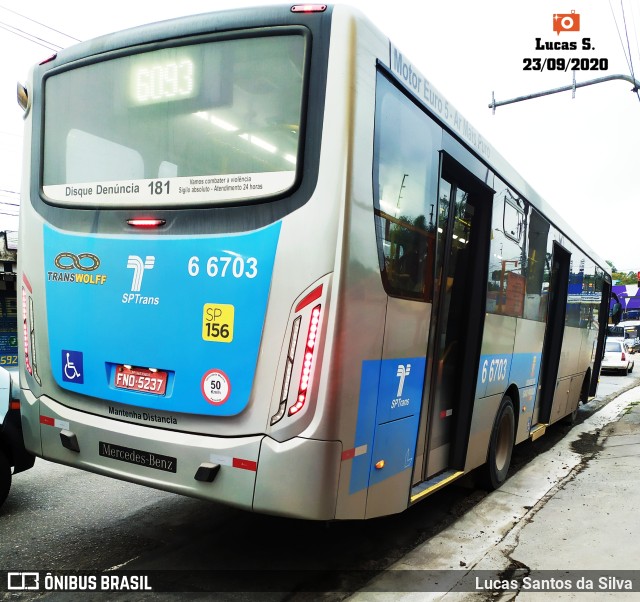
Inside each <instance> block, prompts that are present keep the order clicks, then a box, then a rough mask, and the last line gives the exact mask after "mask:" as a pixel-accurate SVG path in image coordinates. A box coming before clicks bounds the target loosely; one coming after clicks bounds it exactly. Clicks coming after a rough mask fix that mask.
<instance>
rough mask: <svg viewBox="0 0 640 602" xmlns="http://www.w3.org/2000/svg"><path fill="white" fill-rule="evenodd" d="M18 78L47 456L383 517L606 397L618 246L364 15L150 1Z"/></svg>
mask: <svg viewBox="0 0 640 602" xmlns="http://www.w3.org/2000/svg"><path fill="white" fill-rule="evenodd" d="M19 98H20V104H21V106H22V107H23V109H24V112H25V115H24V118H25V132H26V136H25V138H26V141H27V142H26V147H25V155H24V168H25V173H24V180H23V181H24V186H23V192H22V194H23V198H22V214H21V220H20V270H19V279H20V282H19V284H20V289H21V293H20V294H21V303H20V306H21V307H20V312H21V313H20V320H21V323H22V327H23V336H22V337H21V340H20V364H21V387H22V393H21V394H22V399H21V403H22V408H21V411H22V420H23V430H24V436H25V441H26V445H27V447H28V448H29V449H30V450H31V451H33V452H34V453H35V454H37V455H38V456H40V457H42V458H45V459H47V460H50V461H53V462H59V463H62V464H66V465H69V466H73V467H77V468H81V469H85V470H88V471H92V472H95V473H100V474H102V475H107V476H109V477H115V478H117V479H123V480H126V481H131V482H134V483H138V484H142V485H148V486H151V487H155V488H158V489H162V490H167V491H171V492H176V493H180V494H185V495H188V496H193V497H196V498H202V499H205V500H215V501H217V502H220V503H224V504H228V505H232V506H235V507H237V508H241V509H245V510H250V511H254V512H259V513H267V514H273V515H280V516H286V517H294V518H303V519H313V520H334V519H335V520H342V519H369V518H374V517H379V516H385V515H389V514H394V513H399V512H401V511H403V510H405V509H406V508H408V507H410V506H412V505H414V504H416V503H417V502H419V501H420V500H423V499H425V498H427V497H428V496H429V495H430V494H431V493H433V492H434V491H437V490H439V489H440V488H441V487H444V486H446V485H447V484H449V483H451V482H454V481H455V480H456V479H459V478H460V477H461V476H462V475H465V474H467V473H469V472H470V471H472V470H473V471H475V472H474V474H477V475H478V476H479V477H481V478H482V480H483V481H484V483H485V486H486V487H488V488H497V487H499V486H500V485H501V484H502V483H503V482H504V480H505V479H506V477H507V472H508V469H509V464H510V460H511V454H512V449H513V447H514V445H516V444H518V443H520V442H523V441H526V440H529V439H536V438H538V437H540V436H541V435H543V434H544V432H545V430H546V429H547V427H548V426H549V425H550V424H552V423H554V422H557V421H559V420H561V419H565V418H566V419H571V418H572V417H575V415H576V412H577V408H578V404H579V403H580V402H581V401H582V402H586V401H587V400H588V398H589V395H593V394H594V393H595V388H596V385H597V380H598V375H599V370H600V358H601V357H602V353H603V349H602V345H603V341H604V337H605V333H606V323H607V310H608V303H609V293H610V290H611V278H610V275H609V273H608V272H607V269H606V264H605V262H604V261H602V260H601V259H599V258H598V257H597V256H596V255H595V254H594V253H593V252H592V251H590V250H589V247H588V246H587V245H586V243H584V242H583V241H582V240H581V239H580V238H579V237H578V235H577V234H575V233H574V232H573V231H572V229H571V228H570V227H569V226H568V225H567V224H566V223H565V222H564V221H563V220H562V219H561V218H560V217H559V216H558V214H556V213H555V212H554V211H553V210H552V208H551V207H550V206H549V205H548V204H547V203H546V202H545V201H543V200H542V199H541V198H540V197H539V196H538V195H537V194H536V193H535V192H534V191H533V190H532V189H531V187H530V186H529V185H527V184H526V183H525V182H524V181H523V179H522V178H521V177H520V176H519V175H518V174H517V173H516V172H515V171H514V170H513V169H512V168H511V167H510V166H509V164H508V163H507V162H506V161H505V160H504V159H502V158H501V156H500V155H499V154H498V153H497V152H496V151H495V150H494V148H493V147H492V146H491V145H490V144H489V143H488V142H487V141H486V139H485V138H483V137H482V136H481V135H480V134H479V133H478V131H477V130H476V129H474V127H473V126H472V125H471V124H470V123H469V122H468V121H467V120H466V119H465V118H464V117H463V116H462V115H461V114H460V113H459V112H458V111H457V110H456V109H455V107H454V106H453V105H452V104H451V103H450V102H449V101H448V100H447V99H446V98H445V97H444V96H443V95H442V94H441V93H440V92H439V91H438V90H437V89H436V88H435V87H434V86H433V85H432V84H431V82H430V81H429V80H428V79H426V77H425V76H424V75H423V74H422V73H421V72H420V71H419V70H418V69H417V68H416V67H415V65H414V64H413V63H411V62H410V60H409V59H408V58H407V57H406V56H405V55H404V54H402V52H401V50H400V49H398V47H396V46H395V45H394V44H393V43H392V42H391V41H390V40H389V39H388V38H387V37H385V36H384V35H383V34H382V33H381V32H380V31H379V30H378V29H377V28H376V27H375V26H374V25H373V24H372V23H371V22H370V21H369V20H367V19H366V18H365V17H364V16H363V15H362V14H361V13H360V12H358V11H356V10H354V9H352V8H349V7H345V6H339V5H337V6H328V5H324V4H311V5H292V6H286V7H282V6H280V7H273V8H252V9H246V10H245V9H242V10H233V11H225V12H216V13H211V14H203V15H197V16H189V17H184V18H179V19H175V20H171V21H167V22H161V23H155V24H151V25H147V26H142V27H137V28H134V29H130V30H126V31H122V32H119V33H114V34H111V35H107V36H104V37H101V38H98V39H96V40H92V41H88V42H84V43H80V44H78V45H76V46H73V47H70V48H68V49H65V50H63V51H61V52H59V53H58V54H57V55H55V56H53V57H51V58H50V59H49V60H47V61H45V62H43V63H42V64H40V65H37V66H35V67H34V68H33V69H32V71H31V72H30V76H29V79H28V82H27V83H26V84H20V85H19ZM475 469H478V470H477V471H476V470H475Z"/></svg>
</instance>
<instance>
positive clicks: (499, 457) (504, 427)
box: [496, 414, 512, 471]
mask: <svg viewBox="0 0 640 602" xmlns="http://www.w3.org/2000/svg"><path fill="white" fill-rule="evenodd" d="M511 430H512V427H511V421H510V420H509V416H507V414H503V415H502V418H501V419H500V427H499V430H498V437H497V440H496V468H497V470H498V471H501V470H502V469H503V468H504V467H505V465H506V464H507V462H508V461H509V458H510V455H511V445H512V443H511V439H512V435H511Z"/></svg>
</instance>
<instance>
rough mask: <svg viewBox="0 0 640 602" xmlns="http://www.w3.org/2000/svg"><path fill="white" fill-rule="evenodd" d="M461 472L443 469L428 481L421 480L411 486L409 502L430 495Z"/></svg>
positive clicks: (461, 471) (460, 474)
mask: <svg viewBox="0 0 640 602" xmlns="http://www.w3.org/2000/svg"><path fill="white" fill-rule="evenodd" d="M463 474H464V471H463V470H445V471H444V472H441V473H440V474H438V475H436V476H435V477H432V478H431V479H429V480H428V481H422V483H418V485H416V486H415V487H412V488H411V498H410V502H411V503H412V504H413V503H414V502H417V501H418V500H420V499H422V498H423V497H426V496H428V495H431V494H432V493H434V492H436V491H438V489H441V488H442V487H444V486H445V485H448V484H449V483H451V482H452V481H455V480H456V479H457V478H459V477H461V476H462V475H463Z"/></svg>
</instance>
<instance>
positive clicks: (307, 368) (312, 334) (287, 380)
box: [271, 285, 323, 426]
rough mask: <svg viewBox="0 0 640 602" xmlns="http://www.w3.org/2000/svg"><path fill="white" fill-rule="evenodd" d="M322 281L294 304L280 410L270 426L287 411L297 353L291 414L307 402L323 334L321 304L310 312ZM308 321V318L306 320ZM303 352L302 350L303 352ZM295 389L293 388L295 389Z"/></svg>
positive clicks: (319, 292)
mask: <svg viewBox="0 0 640 602" xmlns="http://www.w3.org/2000/svg"><path fill="white" fill-rule="evenodd" d="M322 290H323V287H322V285H320V286H318V287H317V288H315V289H313V290H312V291H311V292H310V293H309V294H308V295H306V296H305V297H303V298H302V299H301V300H300V302H299V303H298V304H297V305H296V306H295V310H294V311H295V313H296V314H299V315H297V316H296V317H295V319H294V321H293V324H292V326H291V334H290V335H289V347H288V349H287V355H286V358H285V367H284V377H283V379H282V388H281V392H280V404H279V406H278V411H277V413H276V414H274V415H273V416H272V417H271V426H273V425H274V424H276V423H277V422H279V421H280V420H281V419H282V418H283V416H284V415H285V412H286V411H287V404H288V401H289V395H290V393H291V388H292V387H291V385H292V380H293V373H294V364H296V356H297V355H298V356H299V357H300V359H299V360H298V362H299V363H298V365H300V378H299V381H298V383H297V395H296V397H295V399H294V400H292V404H291V407H289V412H288V415H289V416H293V415H295V414H297V413H298V412H300V410H302V408H303V407H304V406H305V404H306V402H307V395H308V391H309V387H310V384H311V377H312V374H313V367H314V364H315V361H316V357H317V351H316V349H317V346H318V345H317V343H318V337H319V334H320V318H321V316H322V304H320V303H317V304H316V305H315V306H314V307H313V309H312V310H311V312H310V313H309V310H308V307H309V306H311V305H312V304H313V303H314V301H317V300H318V299H320V298H321V297H322ZM303 318H305V320H306V319H308V327H307V333H306V335H307V336H306V338H305V339H304V340H303V342H302V345H300V346H301V347H302V349H299V345H298V341H299V339H300V330H301V325H302V321H303ZM305 323H307V322H305ZM300 352H302V353H300ZM295 390H296V389H294V391H295Z"/></svg>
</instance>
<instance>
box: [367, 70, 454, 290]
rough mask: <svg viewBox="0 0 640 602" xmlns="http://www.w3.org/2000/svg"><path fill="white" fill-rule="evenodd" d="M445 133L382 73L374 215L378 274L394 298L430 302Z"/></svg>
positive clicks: (377, 107)
mask: <svg viewBox="0 0 640 602" xmlns="http://www.w3.org/2000/svg"><path fill="white" fill-rule="evenodd" d="M441 137H442V131H441V129H440V128H439V127H437V126H436V125H435V123H434V122H433V121H432V120H431V119H430V118H429V117H428V116H427V115H426V114H425V113H424V112H423V111H422V110H421V109H419V108H418V107H417V106H416V105H415V104H414V103H413V102H412V101H411V100H409V99H408V98H407V97H406V96H405V95H404V94H402V93H401V92H400V91H399V90H398V89H397V88H396V87H395V86H394V85H393V84H391V83H390V82H389V80H387V79H386V77H384V76H383V75H382V74H378V81H377V89H376V118H375V136H374V167H373V190H374V213H375V229H376V238H377V243H378V256H379V264H380V275H381V277H382V283H383V285H384V288H385V290H386V292H387V293H388V294H389V295H391V296H394V297H402V298H406V299H416V300H420V301H427V302H430V301H431V300H432V298H433V266H434V259H435V240H436V220H437V215H436V206H437V185H438V160H439V156H438V153H437V152H434V149H435V148H440V146H441V145H440V138H441Z"/></svg>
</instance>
